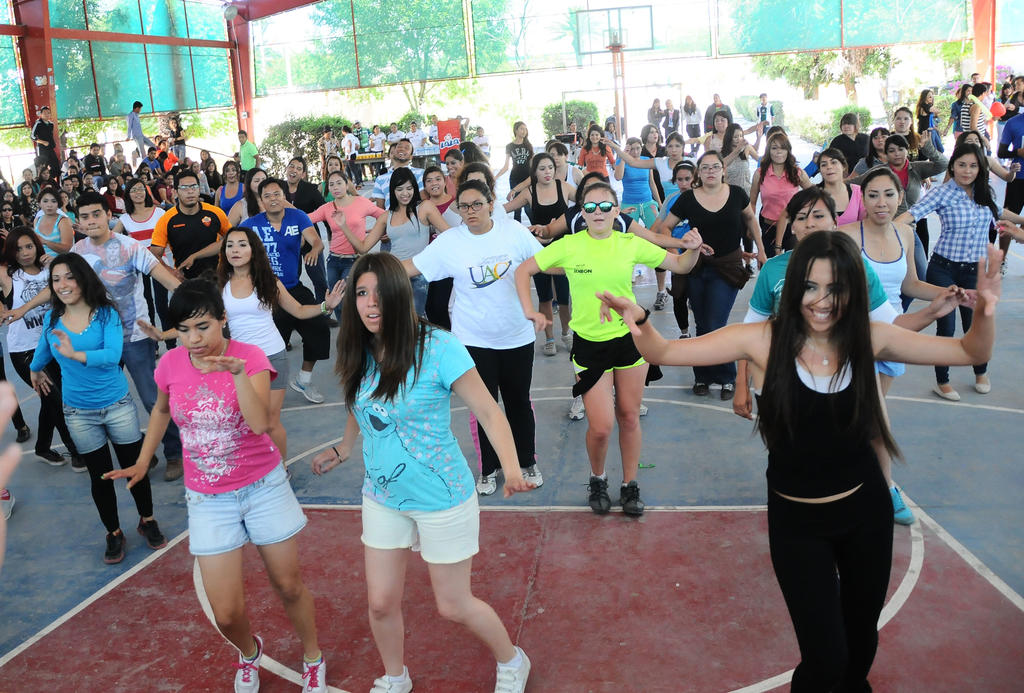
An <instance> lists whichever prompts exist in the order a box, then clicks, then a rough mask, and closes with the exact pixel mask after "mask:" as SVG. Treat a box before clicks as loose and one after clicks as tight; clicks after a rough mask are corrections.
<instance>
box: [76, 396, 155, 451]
mask: <svg viewBox="0 0 1024 693" xmlns="http://www.w3.org/2000/svg"><path fill="white" fill-rule="evenodd" d="M64 420H65V421H67V424H68V432H69V433H71V440H73V441H75V447H76V448H78V452H79V454H82V455H84V454H85V453H87V452H92V451H94V450H99V449H100V448H102V447H103V446H104V445H106V444H107V441H108V440H109V441H111V442H113V443H114V444H115V445H128V444H129V443H135V442H137V441H139V440H141V438H142V430H141V429H140V428H139V415H138V412H137V411H136V410H135V400H133V399H132V395H131V393H128V394H127V395H125V396H124V397H122V398H121V399H119V400H117V401H116V402H114V403H113V404H111V405H109V406H106V407H103V408H102V409H79V408H77V407H69V406H68V405H66V404H65V405H64Z"/></svg>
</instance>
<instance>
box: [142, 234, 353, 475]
mask: <svg viewBox="0 0 1024 693" xmlns="http://www.w3.org/2000/svg"><path fill="white" fill-rule="evenodd" d="M217 278H218V280H219V283H220V285H221V287H222V292H223V293H222V295H223V297H224V312H225V313H227V318H228V329H229V330H230V331H231V338H232V339H235V340H238V341H239V342H244V343H246V344H252V345H253V346H257V347H259V348H260V349H262V350H263V353H265V354H266V355H267V358H268V359H270V364H271V365H272V366H273V367H274V370H276V371H277V377H276V378H274V379H273V380H272V381H271V382H270V430H269V431H267V433H268V435H270V439H271V440H273V441H274V445H276V446H277V448H278V449H279V450H280V451H281V457H282V459H287V458H288V434H287V432H286V431H285V429H284V426H283V425H282V424H281V407H282V406H283V405H284V395H285V392H286V391H287V388H288V357H287V351H286V349H285V343H284V339H282V338H281V333H280V332H278V330H277V327H276V326H275V325H274V313H273V311H274V310H277V309H280V310H284V311H286V312H288V313H290V314H291V315H294V316H295V317H296V318H298V319H300V320H309V319H311V318H315V317H316V316H318V315H326V314H328V313H330V312H331V311H332V310H334V308H335V307H336V306H337V305H338V304H339V303H341V299H342V297H343V296H344V295H345V282H344V281H339V282H338V283H337V284H335V285H334V287H333V288H332V289H331V290H330V291H328V292H327V293H326V294H325V295H324V301H323V303H320V304H316V305H302V304H300V303H299V302H298V301H296V300H295V299H294V298H292V296H291V294H289V293H288V290H287V289H285V288H284V285H283V284H282V283H281V281H280V280H279V279H278V278H277V277H276V276H275V275H274V271H273V270H272V269H271V268H270V261H269V260H268V259H267V251H266V249H265V248H264V247H263V241H261V240H260V238H259V236H257V235H256V234H255V232H253V230H252V229H247V228H237V229H232V230H230V231H228V233H227V234H226V235H225V236H224V240H223V241H222V242H221V245H220V261H219V262H218V265H217ZM147 332H148V331H147ZM171 333H172V332H171V331H168V332H163V333H155V336H154V334H153V333H150V336H153V338H154V339H167V338H168V337H169V336H170V335H171ZM173 334H174V335H175V336H177V330H174V331H173Z"/></svg>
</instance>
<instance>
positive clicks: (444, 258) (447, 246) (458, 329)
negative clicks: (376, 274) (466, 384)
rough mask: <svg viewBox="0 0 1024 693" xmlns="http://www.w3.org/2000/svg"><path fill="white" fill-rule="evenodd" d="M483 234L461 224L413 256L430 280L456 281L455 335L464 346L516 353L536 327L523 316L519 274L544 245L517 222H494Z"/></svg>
mask: <svg viewBox="0 0 1024 693" xmlns="http://www.w3.org/2000/svg"><path fill="white" fill-rule="evenodd" d="M492 221H493V222H494V226H493V227H492V228H491V230H490V231H488V232H487V233H483V234H474V233H471V232H470V230H469V229H468V228H466V226H465V225H464V224H463V225H460V226H456V227H454V228H451V229H448V230H447V231H445V232H443V233H441V234H440V235H439V236H438V237H437V239H436V240H435V241H434V242H433V243H431V244H430V245H428V246H427V247H426V249H424V250H423V252H421V253H419V254H418V255H416V256H415V257H413V259H412V262H413V264H414V265H416V269H418V270H419V271H420V272H421V273H422V274H423V278H424V279H426V280H427V281H437V280H438V279H444V278H446V277H452V278H453V279H454V280H455V283H454V292H453V293H454V294H455V305H454V307H453V308H452V333H453V334H455V336H456V337H458V338H459V341H460V342H462V343H463V344H464V345H466V346H475V347H483V348H485V349H515V348H516V347H521V346H523V345H525V344H532V343H533V342H534V340H535V339H536V335H535V334H534V329H533V323H532V322H530V321H529V320H527V319H526V316H525V315H523V309H522V306H521V305H520V304H519V296H518V294H517V293H516V286H515V271H516V267H518V266H519V265H520V264H521V263H522V262H523V261H524V260H526V259H527V258H531V257H533V256H534V255H535V254H536V253H537V252H538V251H539V250H540V249H541V245H540V243H538V242H537V239H536V238H534V237H533V235H532V234H531V233H530V232H529V230H528V229H527V228H526V227H525V226H523V225H522V224H520V223H519V222H517V221H515V220H513V219H507V218H494V219H492Z"/></svg>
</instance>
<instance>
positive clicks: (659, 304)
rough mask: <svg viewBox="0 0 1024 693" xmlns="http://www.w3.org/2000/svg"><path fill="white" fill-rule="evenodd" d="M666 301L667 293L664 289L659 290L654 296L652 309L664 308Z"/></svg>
mask: <svg viewBox="0 0 1024 693" xmlns="http://www.w3.org/2000/svg"><path fill="white" fill-rule="evenodd" d="M667 303H668V293H667V292H665V291H659V292H658V295H657V296H655V297H654V310H665V304H667Z"/></svg>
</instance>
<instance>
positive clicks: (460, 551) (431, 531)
mask: <svg viewBox="0 0 1024 693" xmlns="http://www.w3.org/2000/svg"><path fill="white" fill-rule="evenodd" d="M361 538H362V541H363V544H364V545H365V546H369V547H370V548H371V549H384V550H389V549H412V550H413V551H419V552H420V553H422V554H423V560H424V561H426V562H427V563H444V564H448V563H460V562H462V561H464V560H466V559H467V558H471V557H473V556H475V555H476V554H477V553H478V552H479V551H480V503H479V501H478V500H477V497H476V494H475V493H474V494H472V495H471V496H470V498H469V500H467V501H466V502H465V503H463V504H462V505H456V506H455V507H454V508H449V509H448V510H433V511H426V510H395V509H394V508H389V507H387V506H386V505H381V504H380V503H378V502H377V501H375V500H372V499H370V498H367V497H366V496H363V536H362V537H361Z"/></svg>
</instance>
